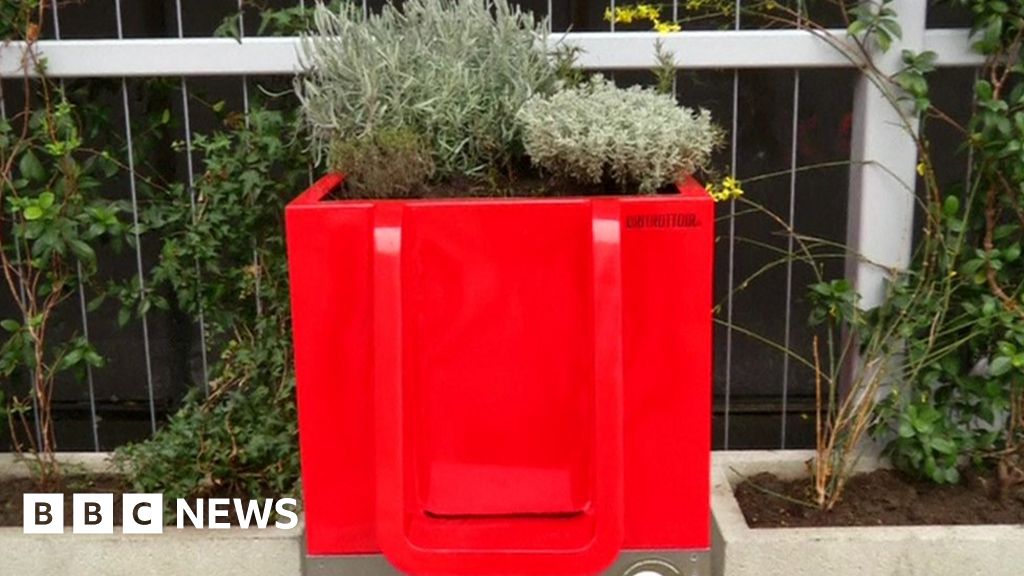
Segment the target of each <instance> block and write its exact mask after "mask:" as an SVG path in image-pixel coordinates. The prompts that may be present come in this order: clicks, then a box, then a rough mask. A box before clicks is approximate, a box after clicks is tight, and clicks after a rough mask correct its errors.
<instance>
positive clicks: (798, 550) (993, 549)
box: [711, 450, 1024, 576]
mask: <svg viewBox="0 0 1024 576" xmlns="http://www.w3.org/2000/svg"><path fill="white" fill-rule="evenodd" d="M813 454H814V453H813V452H812V451H805V450H770V451H750V452H715V453H713V455H712V505H711V515H712V566H713V569H714V571H713V574H715V576H752V575H754V574H756V575H758V576H821V575H823V574H827V575H829V576H868V575H870V576H888V575H893V576H897V575H898V576H915V575H922V576H923V575H936V574H949V575H957V576H969V575H978V576H982V575H984V576H1001V575H1006V576H1019V575H1020V574H1021V573H1022V570H1024V527H1022V526H1015V525H991V526H897V527H887V526H878V527H855V528H846V527H838V528H776V529H758V530H754V529H751V528H749V527H748V526H747V523H746V520H745V519H744V518H743V513H742V512H741V511H740V507H739V503H738V502H737V501H736V498H735V496H734V495H733V487H734V486H736V485H738V484H739V483H740V482H741V481H742V478H743V477H746V476H749V475H753V474H756V473H758V472H773V473H775V474H777V475H779V476H782V477H791V478H796V477H800V476H805V475H807V467H806V462H807V461H808V460H810V459H811V457H812V456H813ZM880 466H881V463H880V462H879V460H878V459H877V458H873V457H865V458H862V459H861V461H860V462H859V463H858V468H860V469H862V470H872V469H876V468H878V467H880Z"/></svg>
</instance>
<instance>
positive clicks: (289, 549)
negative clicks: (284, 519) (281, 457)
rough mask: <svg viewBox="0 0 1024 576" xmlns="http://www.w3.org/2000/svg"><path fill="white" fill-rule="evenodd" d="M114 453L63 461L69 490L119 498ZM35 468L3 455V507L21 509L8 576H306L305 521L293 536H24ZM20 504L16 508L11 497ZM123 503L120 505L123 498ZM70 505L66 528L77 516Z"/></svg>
mask: <svg viewBox="0 0 1024 576" xmlns="http://www.w3.org/2000/svg"><path fill="white" fill-rule="evenodd" d="M109 458H110V455H109V454H103V453H98V454H61V455H60V456H59V460H60V462H61V463H62V468H63V469H64V470H65V471H66V472H68V473H71V475H70V476H69V477H68V482H66V486H67V489H68V491H79V492H98V491H100V490H106V489H107V488H111V489H110V490H107V491H108V492H115V493H116V492H117V490H116V489H113V488H116V486H117V485H118V483H119V481H118V478H117V477H116V476H113V475H112V472H113V469H112V467H111V465H110V460H109ZM29 472H30V469H29V467H28V466H27V465H26V463H25V462H24V461H23V460H19V459H18V458H17V457H15V456H14V455H11V454H0V487H2V486H8V488H6V489H0V508H3V509H9V508H13V509H14V510H15V512H14V514H13V516H11V515H10V514H9V513H8V512H5V513H4V515H5V516H9V517H10V518H14V522H13V524H15V525H9V526H6V527H3V526H0V550H3V551H4V560H3V562H4V569H3V573H4V574H8V573H10V574H18V575H20V576H36V575H39V576H50V575H52V574H75V575H76V576H93V575H96V576H109V575H120V574H131V575H132V576H142V575H149V574H152V575H154V576H155V575H167V574H193V573H206V574H217V575H223V576H231V575H236V574H237V575H245V576H249V575H251V574H260V575H267V576H299V575H300V574H301V573H302V533H303V527H302V521H301V519H300V521H299V526H297V527H296V528H294V529H292V530H281V529H277V528H273V527H271V528H267V529H265V530H257V529H249V530H243V529H241V528H237V527H232V528H229V529H225V530H199V529H195V528H184V529H178V528H176V527H174V526H169V527H165V528H164V533H163V534H155V535H135V534H124V533H123V532H122V531H121V528H120V527H115V528H114V533H113V534H73V533H72V532H71V529H70V528H67V529H65V532H64V533H63V534H54V535H45V534H39V535H33V534H24V533H23V532H22V527H21V516H20V514H21V506H22V505H21V492H19V493H17V494H14V491H13V489H12V488H11V487H14V486H18V487H21V486H25V485H26V484H25V482H26V481H27V479H29V478H30V475H29ZM12 495H13V497H14V498H15V501H13V502H12V501H10V498H11V497H12ZM115 501H116V498H115ZM68 512H69V508H68V507H67V504H66V505H65V521H66V522H67V521H68V518H69V517H70V514H69V513H68Z"/></svg>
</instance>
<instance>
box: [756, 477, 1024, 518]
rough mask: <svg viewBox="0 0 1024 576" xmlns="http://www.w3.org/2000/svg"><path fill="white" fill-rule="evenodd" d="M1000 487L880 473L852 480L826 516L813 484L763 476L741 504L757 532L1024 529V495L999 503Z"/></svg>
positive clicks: (978, 480) (990, 481)
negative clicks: (999, 526)
mask: <svg viewBox="0 0 1024 576" xmlns="http://www.w3.org/2000/svg"><path fill="white" fill-rule="evenodd" d="M996 486H997V480H996V479H994V478H984V477H980V476H972V477H969V478H968V479H967V481H965V482H964V483H961V484H957V485H938V484H934V483H931V482H923V481H915V480H913V479H910V478H907V477H906V476H904V475H902V474H900V473H898V472H896V471H894V470H874V471H871V472H862V473H860V474H857V475H855V476H853V477H852V478H850V481H849V483H848V484H847V486H846V489H845V490H844V491H843V497H842V499H841V500H840V501H839V503H838V504H837V505H836V506H835V508H833V509H832V510H830V511H828V512H824V511H821V510H819V509H818V508H816V507H814V506H810V505H808V504H807V503H808V502H811V501H812V500H813V498H814V486H813V485H812V483H811V481H810V479H809V478H796V479H786V478H780V477H778V476H777V475H775V474H772V473H770V472H762V473H760V474H756V475H754V476H751V477H749V478H747V479H746V480H745V481H744V482H743V483H741V484H740V485H739V486H737V487H736V500H737V501H738V502H739V504H740V508H741V509H742V510H743V516H744V517H745V518H746V520H747V524H749V525H750V526H751V527H752V528H785V527H803V526H908V525H928V524H944V525H965V524H968V525H969V524H1024V491H1019V490H1018V491H1016V492H1012V491H1010V492H1008V493H1007V494H1005V495H1003V496H1002V497H999V495H998V494H997V492H998V489H997V488H996Z"/></svg>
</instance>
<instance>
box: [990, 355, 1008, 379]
mask: <svg viewBox="0 0 1024 576" xmlns="http://www.w3.org/2000/svg"><path fill="white" fill-rule="evenodd" d="M1011 368H1013V361H1012V360H1011V359H1010V358H1008V357H1006V356H996V358H995V360H993V361H992V364H991V365H989V367H988V373H989V375H991V376H1002V375H1003V374H1006V373H1007V372H1009V371H1010V369H1011Z"/></svg>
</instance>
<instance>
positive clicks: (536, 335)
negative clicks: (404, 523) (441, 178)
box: [402, 201, 594, 515]
mask: <svg viewBox="0 0 1024 576" xmlns="http://www.w3.org/2000/svg"><path fill="white" fill-rule="evenodd" d="M544 208H545V209H544V210H538V209H537V207H536V206H533V205H530V204H512V205H508V204H504V203H503V204H493V203H489V202H480V201H477V202H470V203H454V202H448V203H444V204H418V205H413V206H410V207H409V208H408V209H407V210H406V211H405V218H404V222H405V224H404V226H403V231H402V245H403V250H402V252H403V259H402V266H403V273H402V279H403V285H402V293H403V305H404V314H403V316H404V318H405V326H404V328H405V334H404V338H405V339H404V342H405V352H406V365H405V375H404V376H405V380H406V386H407V390H408V391H409V393H410V394H411V395H412V399H411V401H412V408H410V409H409V410H407V412H406V416H407V418H408V419H409V420H410V421H409V422H407V423H406V425H407V426H409V428H410V429H411V431H410V437H411V440H412V441H413V442H415V445H416V447H415V452H416V458H415V463H416V466H417V468H418V470H417V473H418V474H417V479H416V481H417V485H418V488H419V494H418V497H419V500H420V503H421V504H420V505H421V506H422V507H423V508H424V509H425V510H427V511H429V512H431V513H433V514H435V515H495V514H544V513H574V512H581V511H582V510H583V509H584V508H585V507H586V506H587V504H588V502H589V500H590V477H589V476H590V473H591V471H590V457H591V452H590V450H587V449H585V448H586V447H587V446H588V444H589V443H590V442H591V441H592V437H593V435H592V430H593V427H594V423H593V393H594V390H593V386H592V385H591V384H590V383H591V382H593V363H594V362H593V352H592V344H593V337H592V336H591V332H590V330H591V327H592V325H593V320H592V312H593V305H592V303H591V298H590V293H591V281H590V250H591V241H590V205H589V203H585V202H561V203H557V204H555V203H549V204H546V205H545V206H544ZM538 230H539V231H542V233H537V231H538ZM552 238H557V241H555V242H552ZM467 248H468V249H467ZM551 270H560V271H562V273H560V274H558V275H552V274H551V273H550V271H551ZM581 384H583V385H581Z"/></svg>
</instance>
